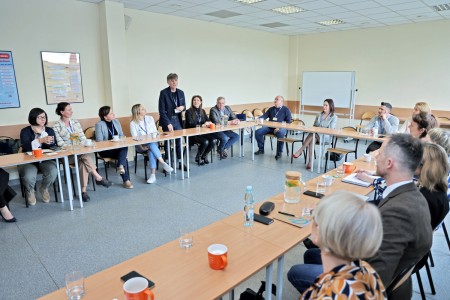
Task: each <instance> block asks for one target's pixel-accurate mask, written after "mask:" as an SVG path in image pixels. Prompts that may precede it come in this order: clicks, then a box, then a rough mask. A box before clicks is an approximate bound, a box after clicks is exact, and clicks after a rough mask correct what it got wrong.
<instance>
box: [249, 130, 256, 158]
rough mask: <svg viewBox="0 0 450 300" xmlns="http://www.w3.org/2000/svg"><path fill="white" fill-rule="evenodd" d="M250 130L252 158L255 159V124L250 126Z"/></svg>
mask: <svg viewBox="0 0 450 300" xmlns="http://www.w3.org/2000/svg"><path fill="white" fill-rule="evenodd" d="M250 128H251V130H252V133H251V136H252V160H255V143H256V140H255V132H256V126H255V125H253V126H252V127H250Z"/></svg>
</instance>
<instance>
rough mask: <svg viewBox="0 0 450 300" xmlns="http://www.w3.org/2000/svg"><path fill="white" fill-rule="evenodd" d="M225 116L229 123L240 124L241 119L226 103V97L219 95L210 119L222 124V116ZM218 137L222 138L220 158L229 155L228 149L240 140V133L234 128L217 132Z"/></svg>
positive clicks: (210, 112) (219, 150)
mask: <svg viewBox="0 0 450 300" xmlns="http://www.w3.org/2000/svg"><path fill="white" fill-rule="evenodd" d="M223 117H225V118H226V120H227V121H228V124H232V125H236V124H239V119H238V118H236V115H235V114H234V113H233V111H232V110H231V108H230V107H229V106H228V105H225V98H224V97H218V98H217V103H216V106H214V107H212V108H211V110H210V111H209V119H210V120H211V122H213V123H214V124H220V123H221V120H222V118H223ZM216 137H217V138H218V139H219V140H220V145H219V149H218V150H217V152H219V155H220V159H224V158H227V157H228V154H227V151H226V150H227V149H229V148H231V146H233V144H234V143H236V142H237V141H238V140H239V134H237V133H236V132H233V131H232V130H227V131H221V132H217V133H216Z"/></svg>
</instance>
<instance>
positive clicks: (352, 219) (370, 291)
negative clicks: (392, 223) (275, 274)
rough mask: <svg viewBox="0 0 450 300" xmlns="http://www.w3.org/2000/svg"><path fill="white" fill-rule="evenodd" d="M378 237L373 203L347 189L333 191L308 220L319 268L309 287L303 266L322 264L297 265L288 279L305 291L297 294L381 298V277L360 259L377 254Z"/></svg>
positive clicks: (377, 215)
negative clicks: (316, 246) (346, 190)
mask: <svg viewBox="0 0 450 300" xmlns="http://www.w3.org/2000/svg"><path fill="white" fill-rule="evenodd" d="M382 238H383V226H382V223H381V216H380V212H379V211H378V208H377V207H375V206H374V205H372V204H370V203H367V202H365V201H364V200H362V199H361V198H359V197H358V196H356V195H354V194H351V193H349V192H345V191H338V192H336V193H333V194H332V195H329V196H327V197H324V198H322V199H321V200H320V202H319V204H318V205H317V208H316V209H315V210H314V217H313V221H312V232H311V239H312V241H313V242H314V243H315V244H316V245H318V246H319V248H320V257H321V263H322V265H323V273H322V274H321V275H319V276H318V277H317V278H316V279H315V281H314V282H313V284H312V285H310V284H309V285H310V286H309V285H307V283H308V282H307V280H304V278H305V277H304V276H303V275H304V274H303V273H304V271H305V270H306V269H307V270H308V272H310V271H311V269H312V268H314V267H317V268H314V270H316V271H317V270H319V271H320V270H321V268H322V266H320V265H313V264H307V265H296V266H293V267H292V268H291V270H289V272H288V279H289V281H290V282H291V283H292V284H293V285H294V287H296V288H297V289H298V290H299V291H300V292H302V293H303V294H302V296H301V297H300V299H325V298H326V299H341V297H342V299H353V298H351V296H354V295H358V298H361V299H385V298H386V293H385V289H384V286H383V283H382V281H381V278H380V276H379V275H378V274H377V273H376V271H375V270H374V269H373V268H372V267H371V266H370V265H369V264H368V263H367V262H365V261H364V260H363V259H364V258H369V257H372V256H374V255H375V254H376V252H377V251H378V249H379V248H380V245H381V241H382ZM312 250H317V251H318V249H310V250H308V251H312ZM308 251H307V252H308ZM305 254H306V253H305ZM318 263H320V262H318ZM319 274H320V272H319ZM308 286H309V288H308Z"/></svg>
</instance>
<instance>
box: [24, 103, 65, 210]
mask: <svg viewBox="0 0 450 300" xmlns="http://www.w3.org/2000/svg"><path fill="white" fill-rule="evenodd" d="M47 120H48V118H47V113H46V112H45V111H44V110H43V109H41V108H33V109H32V110H30V113H29V114H28V123H29V124H30V126H27V127H25V128H23V129H22V130H21V131H20V142H21V144H22V151H23V152H31V151H32V149H33V148H42V149H49V148H50V147H55V146H56V141H55V132H54V131H53V129H51V128H50V127H47ZM17 169H18V170H19V175H20V179H21V180H22V183H23V185H24V188H25V197H26V199H27V202H28V204H30V205H35V204H36V195H35V192H34V186H35V185H36V178H37V174H38V171H40V172H41V173H42V182H41V185H40V186H39V188H38V191H39V193H40V194H41V197H42V202H44V203H48V202H49V201H50V194H49V193H48V188H49V186H50V185H52V183H53V182H54V181H55V179H56V176H57V175H58V171H57V168H56V162H55V161H54V160H45V161H41V162H35V163H32V164H25V165H19V166H17Z"/></svg>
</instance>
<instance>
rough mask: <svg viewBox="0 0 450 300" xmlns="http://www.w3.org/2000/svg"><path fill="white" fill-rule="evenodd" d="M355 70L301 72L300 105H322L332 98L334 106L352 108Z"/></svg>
mask: <svg viewBox="0 0 450 300" xmlns="http://www.w3.org/2000/svg"><path fill="white" fill-rule="evenodd" d="M354 89H355V72H303V83H302V103H301V104H302V105H313V106H322V103H323V101H324V100H325V99H333V102H334V106H335V107H341V108H352V106H353V105H354V104H353V95H354Z"/></svg>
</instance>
